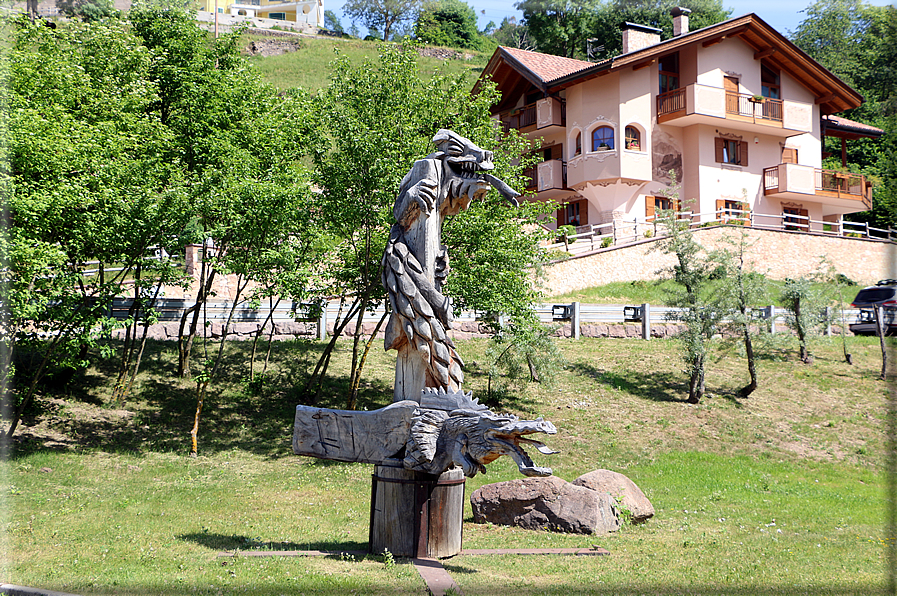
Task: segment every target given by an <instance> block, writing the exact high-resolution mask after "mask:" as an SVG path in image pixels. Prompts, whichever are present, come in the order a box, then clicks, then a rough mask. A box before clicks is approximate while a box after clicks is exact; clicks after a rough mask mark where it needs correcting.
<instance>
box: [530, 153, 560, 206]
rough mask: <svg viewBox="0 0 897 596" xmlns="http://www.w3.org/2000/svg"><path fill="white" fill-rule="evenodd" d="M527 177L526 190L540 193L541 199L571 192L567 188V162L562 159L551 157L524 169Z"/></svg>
mask: <svg viewBox="0 0 897 596" xmlns="http://www.w3.org/2000/svg"><path fill="white" fill-rule="evenodd" d="M523 174H524V176H526V177H527V179H528V182H527V184H526V190H527V191H528V192H531V193H538V194H539V198H540V199H550V198H552V197H556V196H560V195H565V194H569V192H570V189H568V188H567V163H566V162H565V161H563V160H560V159H549V160H548V161H543V162H541V163H538V164H536V165H535V166H533V167H532V168H528V169H526V170H524V171H523Z"/></svg>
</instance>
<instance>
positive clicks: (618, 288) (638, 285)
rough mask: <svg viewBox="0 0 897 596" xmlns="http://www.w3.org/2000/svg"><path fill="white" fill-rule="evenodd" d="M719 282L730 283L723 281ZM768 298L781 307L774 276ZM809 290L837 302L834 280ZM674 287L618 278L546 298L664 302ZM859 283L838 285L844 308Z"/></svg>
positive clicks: (669, 282) (769, 282)
mask: <svg viewBox="0 0 897 596" xmlns="http://www.w3.org/2000/svg"><path fill="white" fill-rule="evenodd" d="M722 283H731V282H727V281H726V280H723V281H722ZM766 283H767V293H768V301H767V303H766V304H765V305H758V306H769V305H770V304H775V305H776V306H779V307H780V306H782V302H781V300H780V296H781V294H782V289H783V288H784V287H785V282H784V281H783V280H778V279H767V280H766ZM812 286H813V290H814V291H816V292H818V293H820V294H822V295H824V296H826V297H828V298H829V299H830V300H832V301H834V302H837V300H838V286H837V284H834V283H828V282H825V283H822V282H820V283H813V284H812ZM675 288H676V284H675V282H673V281H672V280H669V279H664V280H652V281H618V282H612V283H608V284H604V285H601V286H595V287H592V288H585V289H583V290H576V291H573V292H568V293H566V294H557V295H553V296H550V297H549V300H553V301H556V302H563V301H569V302H573V301H576V302H583V303H586V304H643V303H645V302H647V303H649V304H664V302H665V301H666V296H667V294H668V293H669V292H670V291H671V290H674V289H675ZM860 289H862V286H842V288H841V297H842V298H843V304H844V307H845V308H849V305H850V303H851V301H853V299H854V298H855V297H856V295H857V293H858V292H859V291H860Z"/></svg>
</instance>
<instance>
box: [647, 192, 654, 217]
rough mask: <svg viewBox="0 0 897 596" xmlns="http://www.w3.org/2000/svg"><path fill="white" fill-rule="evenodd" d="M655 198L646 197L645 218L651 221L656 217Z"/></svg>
mask: <svg viewBox="0 0 897 596" xmlns="http://www.w3.org/2000/svg"><path fill="white" fill-rule="evenodd" d="M654 212H655V211H654V197H651V196H646V197H645V218H646V219H650V218H652V217H654Z"/></svg>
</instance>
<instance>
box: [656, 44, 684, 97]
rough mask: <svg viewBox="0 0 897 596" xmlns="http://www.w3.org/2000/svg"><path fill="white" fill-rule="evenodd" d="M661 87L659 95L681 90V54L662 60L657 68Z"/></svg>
mask: <svg viewBox="0 0 897 596" xmlns="http://www.w3.org/2000/svg"><path fill="white" fill-rule="evenodd" d="M657 71H658V76H659V78H660V81H659V82H660V85H659V88H658V91H657V92H658V93H669V92H670V91H674V90H676V89H678V88H679V53H678V52H677V53H675V54H670V55H669V56H664V57H663V58H661V59H660V63H659V64H658V66H657Z"/></svg>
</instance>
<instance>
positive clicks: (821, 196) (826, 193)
mask: <svg viewBox="0 0 897 596" xmlns="http://www.w3.org/2000/svg"><path fill="white" fill-rule="evenodd" d="M763 194H765V195H766V196H771V197H780V198H793V199H806V198H807V197H808V196H809V195H815V196H816V197H818V198H817V199H816V200H817V201H818V202H820V203H823V204H831V205H834V206H837V207H840V208H844V207H846V208H848V209H850V210H852V211H853V212H856V211H866V210H868V209H872V185H871V184H870V183H869V182H868V181H867V180H866V178H865V177H864V176H861V175H860V174H852V173H849V172H836V171H833V170H822V169H819V168H812V167H810V166H802V165H798V164H793V163H781V164H779V165H777V166H773V167H771V168H765V169H764V170H763Z"/></svg>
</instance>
